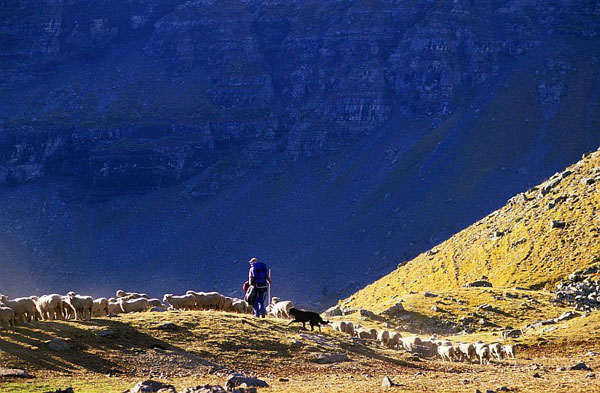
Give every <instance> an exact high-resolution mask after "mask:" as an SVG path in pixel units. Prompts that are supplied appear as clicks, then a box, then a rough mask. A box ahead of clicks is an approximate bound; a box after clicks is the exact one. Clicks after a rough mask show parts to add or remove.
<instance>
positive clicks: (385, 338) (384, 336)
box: [377, 330, 390, 347]
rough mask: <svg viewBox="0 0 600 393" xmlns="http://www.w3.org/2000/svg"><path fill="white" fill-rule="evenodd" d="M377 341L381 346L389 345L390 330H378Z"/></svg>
mask: <svg viewBox="0 0 600 393" xmlns="http://www.w3.org/2000/svg"><path fill="white" fill-rule="evenodd" d="M377 342H378V343H379V344H381V345H383V346H386V347H387V346H389V345H390V332H388V331H387V330H380V331H379V332H378V333H377Z"/></svg>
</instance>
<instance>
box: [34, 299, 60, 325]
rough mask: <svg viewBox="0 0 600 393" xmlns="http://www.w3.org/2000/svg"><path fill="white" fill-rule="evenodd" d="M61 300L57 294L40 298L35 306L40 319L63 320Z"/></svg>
mask: <svg viewBox="0 0 600 393" xmlns="http://www.w3.org/2000/svg"><path fill="white" fill-rule="evenodd" d="M62 303H63V302H62V298H61V297H60V295H58V294H52V295H44V296H40V297H39V298H38V299H37V300H36V301H35V306H36V308H37V310H38V313H39V314H40V317H41V318H42V319H50V320H54V319H63V305H62Z"/></svg>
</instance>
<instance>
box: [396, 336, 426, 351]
mask: <svg viewBox="0 0 600 393" xmlns="http://www.w3.org/2000/svg"><path fill="white" fill-rule="evenodd" d="M401 342H402V347H403V348H404V349H405V350H406V351H408V352H412V351H414V349H415V346H416V345H421V343H422V341H421V339H420V338H419V337H416V336H412V337H402V339H401Z"/></svg>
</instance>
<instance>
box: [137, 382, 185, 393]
mask: <svg viewBox="0 0 600 393" xmlns="http://www.w3.org/2000/svg"><path fill="white" fill-rule="evenodd" d="M158 392H160V393H176V390H175V387H174V386H173V385H168V384H166V383H163V382H159V381H153V380H151V379H148V380H145V381H140V382H138V383H137V384H136V385H135V386H134V387H133V388H131V389H129V390H128V391H127V393H158Z"/></svg>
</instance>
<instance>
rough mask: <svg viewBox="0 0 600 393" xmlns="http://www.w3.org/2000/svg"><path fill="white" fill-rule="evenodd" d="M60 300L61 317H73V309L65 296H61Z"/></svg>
mask: <svg viewBox="0 0 600 393" xmlns="http://www.w3.org/2000/svg"><path fill="white" fill-rule="evenodd" d="M60 301H61V304H62V312H63V319H75V309H74V308H73V306H72V305H71V304H70V303H69V302H68V301H67V296H61V297H60Z"/></svg>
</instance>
